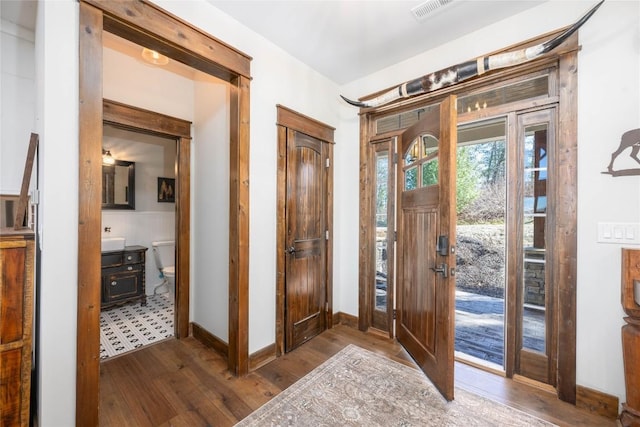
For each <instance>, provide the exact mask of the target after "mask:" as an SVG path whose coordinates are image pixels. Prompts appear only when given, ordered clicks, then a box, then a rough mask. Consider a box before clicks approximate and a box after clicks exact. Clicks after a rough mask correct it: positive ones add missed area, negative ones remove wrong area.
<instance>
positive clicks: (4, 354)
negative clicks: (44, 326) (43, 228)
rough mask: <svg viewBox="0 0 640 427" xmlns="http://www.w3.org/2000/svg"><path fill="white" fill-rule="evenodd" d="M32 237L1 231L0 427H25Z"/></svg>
mask: <svg viewBox="0 0 640 427" xmlns="http://www.w3.org/2000/svg"><path fill="white" fill-rule="evenodd" d="M34 247H35V243H34V233H33V231H32V230H30V229H28V228H27V229H21V230H15V229H9V228H3V229H1V230H0V272H1V276H0V279H1V280H0V297H1V299H0V425H2V426H28V425H29V402H30V393H31V349H32V344H31V343H32V327H33V282H34V251H35V250H34Z"/></svg>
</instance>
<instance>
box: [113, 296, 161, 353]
mask: <svg viewBox="0 0 640 427" xmlns="http://www.w3.org/2000/svg"><path fill="white" fill-rule="evenodd" d="M172 336H173V296H172V295H171V294H170V293H164V294H157V295H149V296H147V305H146V306H141V305H140V303H139V302H136V303H131V304H127V305H123V306H120V307H114V308H111V309H108V310H104V311H102V312H101V313H100V360H105V359H107V358H109V357H113V356H118V355H120V354H122V353H126V352H128V351H131V350H135V349H136V348H138V347H142V346H143V345H147V344H152V343H155V342H158V341H160V340H163V339H165V338H169V337H172Z"/></svg>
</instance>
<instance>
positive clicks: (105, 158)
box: [102, 148, 116, 165]
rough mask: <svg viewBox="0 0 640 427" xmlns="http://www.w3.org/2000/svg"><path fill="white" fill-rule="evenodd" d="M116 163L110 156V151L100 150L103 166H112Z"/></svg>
mask: <svg viewBox="0 0 640 427" xmlns="http://www.w3.org/2000/svg"><path fill="white" fill-rule="evenodd" d="M115 163H116V159H114V158H113V156H112V155H111V151H109V150H105V149H104V148H103V149H102V164H104V165H114V164H115Z"/></svg>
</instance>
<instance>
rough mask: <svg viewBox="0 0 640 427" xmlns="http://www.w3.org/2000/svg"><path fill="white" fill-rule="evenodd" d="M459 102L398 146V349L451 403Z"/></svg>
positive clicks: (432, 115)
mask: <svg viewBox="0 0 640 427" xmlns="http://www.w3.org/2000/svg"><path fill="white" fill-rule="evenodd" d="M456 136H457V131H456V112H455V97H454V96H451V97H449V98H447V99H445V100H444V101H443V102H442V104H441V106H440V111H438V110H432V111H429V112H427V113H426V114H425V115H424V116H423V117H422V118H421V119H420V121H419V122H418V123H416V124H415V125H413V126H411V127H410V128H409V129H407V130H406V131H405V132H404V133H403V134H402V135H401V138H400V150H399V152H400V156H401V158H402V160H401V161H399V162H398V177H399V179H398V181H399V182H401V183H402V185H401V188H398V192H397V194H398V212H399V215H398V269H397V273H398V282H397V287H398V289H397V296H398V305H397V310H398V323H397V326H396V328H397V337H398V341H399V342H400V343H401V344H402V345H403V346H404V347H405V348H406V349H407V351H408V352H409V353H410V354H411V356H412V357H413V358H414V359H415V360H416V362H417V363H418V365H419V366H420V367H421V369H422V370H423V371H424V372H425V374H426V375H427V376H428V377H429V378H430V379H431V380H432V381H433V383H434V384H435V385H436V387H437V388H438V389H439V390H440V392H441V393H442V394H443V396H444V397H445V398H446V399H447V400H452V399H453V388H454V387H453V362H454V303H455V280H454V275H455V253H454V250H453V248H450V246H449V244H448V243H445V242H444V239H443V240H442V244H439V241H440V239H439V236H444V238H446V239H447V241H448V242H452V243H453V242H455V224H456V214H455V212H456V198H455V194H456V193H455V183H456V181H455V176H456V162H455V158H456Z"/></svg>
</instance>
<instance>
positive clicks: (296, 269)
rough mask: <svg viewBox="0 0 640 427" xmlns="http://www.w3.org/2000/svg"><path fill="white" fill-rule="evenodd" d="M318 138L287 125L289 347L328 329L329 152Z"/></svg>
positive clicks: (286, 309)
mask: <svg viewBox="0 0 640 427" xmlns="http://www.w3.org/2000/svg"><path fill="white" fill-rule="evenodd" d="M323 150H324V144H323V142H322V141H320V140H319V139H316V138H313V137H310V136H308V135H305V134H302V133H299V132H296V131H293V130H288V133H287V197H286V199H287V201H286V207H285V210H286V213H285V215H286V220H285V221H286V224H287V238H286V248H287V249H286V253H287V255H286V261H285V280H286V283H285V350H286V351H290V350H292V349H294V348H296V347H297V346H299V345H300V344H302V343H303V342H305V341H307V340H309V339H310V338H312V337H314V336H316V335H318V334H319V333H320V332H322V331H323V330H324V329H325V328H326V310H325V301H326V262H325V259H326V242H327V240H326V236H325V233H326V230H327V228H326V224H325V209H326V208H325V200H326V180H325V175H326V167H325V159H326V155H325V153H324V152H323Z"/></svg>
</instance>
